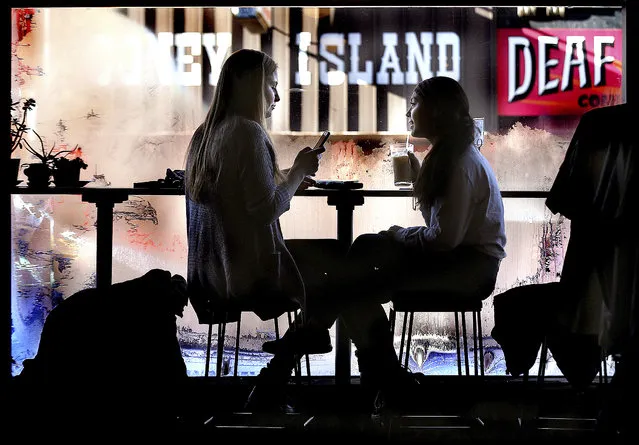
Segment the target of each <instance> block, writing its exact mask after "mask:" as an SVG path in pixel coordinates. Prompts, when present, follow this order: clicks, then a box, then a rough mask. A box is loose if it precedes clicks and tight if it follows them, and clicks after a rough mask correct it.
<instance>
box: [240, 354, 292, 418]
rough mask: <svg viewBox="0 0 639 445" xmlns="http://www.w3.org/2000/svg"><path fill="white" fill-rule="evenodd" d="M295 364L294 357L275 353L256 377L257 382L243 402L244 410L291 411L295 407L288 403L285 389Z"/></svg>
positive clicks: (282, 412) (283, 412)
mask: <svg viewBox="0 0 639 445" xmlns="http://www.w3.org/2000/svg"><path fill="white" fill-rule="evenodd" d="M294 366H295V357H294V356H288V355H283V354H280V355H276V356H275V357H273V358H272V359H271V360H270V361H269V363H268V364H267V365H266V367H264V368H262V370H261V371H260V374H259V375H258V377H257V384H256V385H255V386H254V387H253V388H252V389H251V392H250V393H249V396H248V398H247V400H246V403H245V404H244V410H245V411H251V412H271V413H281V414H287V413H293V412H295V408H293V406H292V405H290V404H289V403H288V399H287V394H286V389H287V386H288V382H289V379H290V377H291V372H292V371H293V367H294Z"/></svg>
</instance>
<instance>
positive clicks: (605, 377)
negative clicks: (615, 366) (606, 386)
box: [601, 348, 608, 383]
mask: <svg viewBox="0 0 639 445" xmlns="http://www.w3.org/2000/svg"><path fill="white" fill-rule="evenodd" d="M601 355H602V359H601V363H603V373H604V382H605V383H608V360H607V358H608V355H607V354H606V351H605V350H604V349H603V348H601Z"/></svg>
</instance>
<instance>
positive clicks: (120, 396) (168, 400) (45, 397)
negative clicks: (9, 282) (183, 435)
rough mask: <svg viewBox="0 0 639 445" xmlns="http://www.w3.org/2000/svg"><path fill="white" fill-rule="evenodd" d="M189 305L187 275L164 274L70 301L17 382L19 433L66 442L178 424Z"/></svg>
mask: <svg viewBox="0 0 639 445" xmlns="http://www.w3.org/2000/svg"><path fill="white" fill-rule="evenodd" d="M187 303H188V298H187V295H186V281H185V280H184V278H183V277H181V276H180V275H173V276H171V273H170V272H168V271H165V270H159V269H153V270H150V271H149V272H147V273H146V274H144V275H143V276H141V277H139V278H135V279H132V280H129V281H125V282H122V283H116V284H113V285H111V286H109V287H108V288H105V289H95V288H91V289H85V290H82V291H79V292H77V293H75V294H73V295H71V296H69V297H68V298H66V299H64V300H63V301H62V302H60V303H59V304H58V305H57V306H56V307H55V308H54V309H53V310H52V311H51V313H50V314H49V315H48V317H47V318H46V320H45V323H44V328H43V330H42V335H41V337H40V344H39V346H38V352H37V354H36V355H35V357H33V358H32V359H27V360H25V361H24V368H23V370H22V372H21V373H20V374H19V375H18V376H16V377H15V379H14V382H13V385H12V396H14V399H15V400H14V405H13V408H12V410H13V411H12V413H13V415H14V416H15V417H16V420H17V423H16V424H14V425H13V430H14V431H16V432H17V433H18V434H25V430H26V431H28V432H29V437H33V434H36V435H37V434H42V435H43V437H48V436H49V435H50V434H56V433H59V434H63V435H65V437H66V434H67V433H68V434H72V433H75V434H85V433H86V434H90V433H91V432H93V433H95V434H98V435H102V434H104V435H108V434H110V433H113V434H118V433H120V432H122V431H130V432H132V433H133V432H135V431H141V429H144V430H146V431H153V429H154V428H155V429H157V431H156V432H158V433H159V432H160V431H168V429H169V428H171V426H173V425H177V419H178V416H179V415H180V404H179V401H180V398H181V396H182V393H183V391H184V390H185V386H184V385H186V381H187V374H186V366H185V363H184V360H183V358H182V353H181V349H180V345H179V343H178V339H177V332H176V316H182V314H183V310H184V308H185V306H186V305H187ZM36 425H37V426H38V428H36V429H35V430H33V428H34V427H35V426H36ZM19 426H21V428H22V431H21V430H20V427H19ZM132 428H133V430H131V429H132Z"/></svg>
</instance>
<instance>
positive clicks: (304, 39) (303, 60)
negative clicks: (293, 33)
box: [295, 32, 311, 85]
mask: <svg viewBox="0 0 639 445" xmlns="http://www.w3.org/2000/svg"><path fill="white" fill-rule="evenodd" d="M296 43H297V46H299V48H300V50H299V52H298V53H297V72H296V73H295V83H296V84H297V85H310V84H311V72H310V71H309V70H308V48H309V47H310V46H311V33H310V32H300V33H299V34H298V35H297V39H296Z"/></svg>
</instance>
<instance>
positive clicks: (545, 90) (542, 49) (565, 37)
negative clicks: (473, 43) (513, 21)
mask: <svg viewBox="0 0 639 445" xmlns="http://www.w3.org/2000/svg"><path fill="white" fill-rule="evenodd" d="M622 43H623V38H622V30H621V29H563V28H562V29H559V28H536V29H533V28H502V29H498V30H497V104H498V112H499V115H501V116H538V115H581V114H583V113H584V112H586V111H588V110H589V109H592V108H596V107H601V106H607V105H614V104H618V103H621V76H622V71H623V70H622V60H621V57H622V56H621V55H622Z"/></svg>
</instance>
